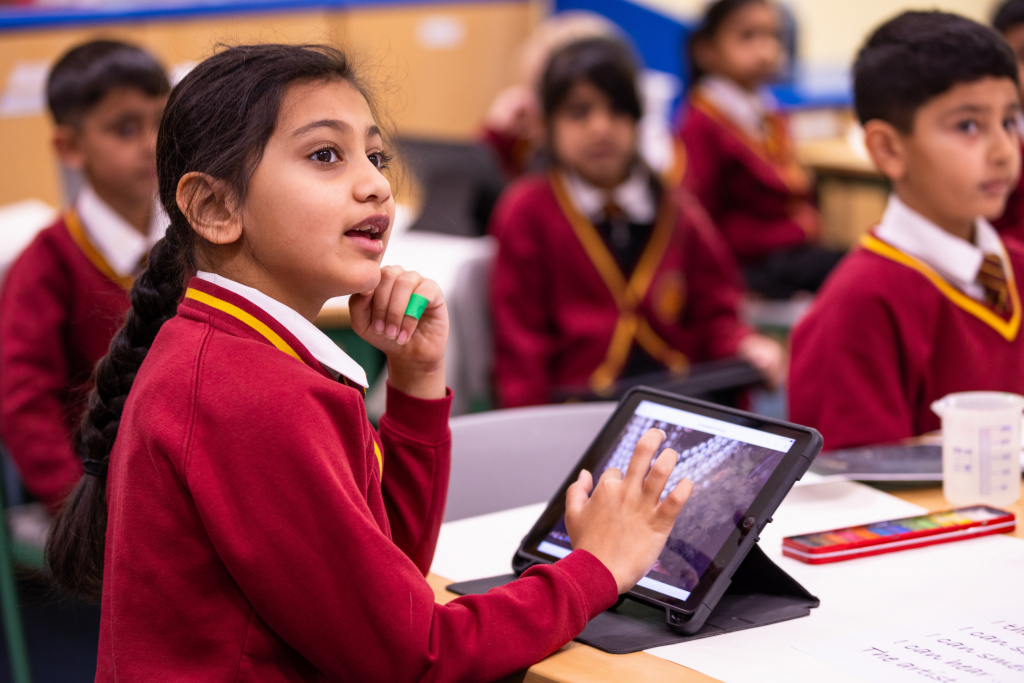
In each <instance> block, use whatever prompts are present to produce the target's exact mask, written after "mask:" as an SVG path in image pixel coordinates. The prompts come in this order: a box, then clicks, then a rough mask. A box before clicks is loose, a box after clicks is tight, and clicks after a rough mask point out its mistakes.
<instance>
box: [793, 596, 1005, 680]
mask: <svg viewBox="0 0 1024 683" xmlns="http://www.w3.org/2000/svg"><path fill="white" fill-rule="evenodd" d="M797 649H798V650H801V651H803V652H806V653H807V654H810V655H813V656H815V657H818V658H819V659H822V660H824V661H826V662H829V663H831V664H834V665H836V666H839V667H842V668H843V669H845V670H846V671H847V672H849V673H853V674H855V675H860V676H861V677H863V678H864V679H866V680H871V681H878V680H884V681H893V682H894V683H899V682H901V681H907V682H908V683H919V682H920V681H938V682H939V683H973V682H974V681H984V682H986V683H1000V682H1003V681H1005V682H1006V683H1010V682H1011V681H1022V680H1024V613H1022V612H1020V611H1013V610H1009V609H1006V608H1003V607H994V608H993V609H991V610H988V611H985V612H977V613H973V614H972V613H966V614H964V613H961V614H950V615H947V616H946V617H944V618H940V619H939V620H937V621H928V622H927V623H923V622H922V621H921V620H915V621H911V622H907V623H904V624H900V625H899V626H892V627H882V628H878V629H872V630H871V631H867V632H861V633H854V634H843V635H840V636H832V637H829V638H822V639H819V640H812V641H809V642H807V643H803V644H800V645H797Z"/></svg>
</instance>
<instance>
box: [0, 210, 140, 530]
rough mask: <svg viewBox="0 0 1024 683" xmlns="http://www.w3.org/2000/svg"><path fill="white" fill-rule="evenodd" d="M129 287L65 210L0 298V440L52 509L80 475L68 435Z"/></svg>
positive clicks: (21, 260) (10, 276)
mask: <svg viewBox="0 0 1024 683" xmlns="http://www.w3.org/2000/svg"><path fill="white" fill-rule="evenodd" d="M130 286H131V280H130V279H125V278H120V277H118V276H117V275H116V274H115V273H114V271H113V270H112V269H111V268H110V266H109V265H108V264H107V263H106V261H104V259H103V257H102V256H100V254H99V252H98V251H96V248H95V247H94V246H93V245H92V244H91V243H90V242H89V240H88V238H87V237H86V234H85V230H84V229H83V228H82V224H81V221H80V220H79V219H78V215H77V214H76V213H75V212H74V211H69V212H67V213H66V214H65V215H64V216H63V217H62V218H60V219H59V220H58V221H57V222H56V223H54V224H53V225H51V226H50V227H48V228H46V229H44V230H43V231H42V232H40V233H39V234H38V235H36V237H35V239H34V240H33V241H32V243H31V244H29V246H28V247H27V248H26V249H25V251H24V252H22V254H21V256H19V257H18V259H17V260H16V261H15V262H14V265H12V266H11V269H10V270H9V271H8V273H7V276H6V279H5V282H4V287H3V294H2V295H0V435H2V437H3V441H4V445H5V446H6V447H7V449H8V451H9V452H10V454H11V457H12V458H14V462H15V463H16V464H17V466H18V470H19V472H20V473H21V478H22V481H23V482H24V484H25V486H26V488H28V490H29V491H31V492H32V493H33V494H35V495H36V496H38V497H39V499H40V500H42V501H43V502H44V503H46V504H47V506H49V507H50V509H51V510H54V509H56V508H57V507H59V506H60V504H61V502H63V500H64V497H65V496H66V495H67V494H68V492H69V491H70V490H71V488H72V487H73V486H74V485H75V483H76V482H77V481H78V479H79V477H81V475H82V465H81V462H80V461H79V460H78V458H77V457H76V456H75V454H74V451H73V450H72V447H71V433H72V431H73V429H74V428H75V427H76V425H77V424H78V420H79V419H80V418H81V416H82V413H83V412H84V410H85V398H86V395H87V394H88V390H89V388H90V387H91V381H92V379H91V378H92V370H93V366H95V365H96V362H97V361H98V360H99V359H100V358H102V357H103V356H104V355H105V354H106V353H107V347H108V346H109V345H110V340H111V339H112V338H113V336H114V333H115V332H117V330H118V328H119V327H120V326H121V323H122V322H123V321H124V315H125V313H126V312H127V310H128V306H129V303H128V295H127V291H126V290H127V288H128V287H130Z"/></svg>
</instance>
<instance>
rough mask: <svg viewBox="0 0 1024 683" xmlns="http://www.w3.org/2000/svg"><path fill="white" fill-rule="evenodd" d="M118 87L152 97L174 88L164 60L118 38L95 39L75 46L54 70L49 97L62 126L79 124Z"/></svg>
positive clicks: (48, 90) (51, 108) (47, 92)
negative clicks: (164, 67)
mask: <svg viewBox="0 0 1024 683" xmlns="http://www.w3.org/2000/svg"><path fill="white" fill-rule="evenodd" d="M116 88H132V89H134V90H140V91H142V92H143V93H145V94H146V95H149V96H150V97H157V96H159V95H166V94H167V93H168V92H170V90H171V85H170V83H169V82H168V80H167V74H166V73H165V72H164V69H163V67H162V66H160V63H159V62H158V61H156V59H155V58H154V57H153V55H151V54H149V53H148V52H146V51H145V50H143V49H142V48H139V47H136V46H135V45H130V44H128V43H122V42H120V41H116V40H93V41H91V42H88V43H83V44H81V45H79V46H77V47H73V48H71V49H70V50H69V51H68V52H66V53H65V54H64V55H63V56H62V57H61V58H60V59H58V60H57V63H56V64H54V65H53V68H52V69H51V70H50V75H49V77H48V78H47V81H46V100H47V103H48V104H49V106H50V113H51V114H52V115H53V120H54V121H56V122H57V124H58V125H77V124H78V123H79V122H80V121H81V119H82V117H83V116H85V115H86V114H88V113H89V111H90V110H91V109H92V108H93V107H95V106H96V105H97V104H99V102H100V100H102V99H103V98H104V97H106V96H107V94H108V93H109V92H110V91H111V90H114V89H116Z"/></svg>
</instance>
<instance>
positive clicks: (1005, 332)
mask: <svg viewBox="0 0 1024 683" xmlns="http://www.w3.org/2000/svg"><path fill="white" fill-rule="evenodd" d="M860 244H861V246H862V247H864V248H865V249H867V250H868V251H870V252H872V253H874V254H878V255H879V256H882V257H883V258H887V259H889V260H890V261H895V262H896V263H900V264H902V265H904V266H907V267H908V268H911V269H913V270H916V271H917V272H919V273H921V274H922V275H924V276H925V277H926V278H927V279H928V281H929V282H931V283H932V284H933V285H935V287H936V288H937V289H938V290H939V291H940V292H942V294H943V295H945V296H946V298H947V299H949V300H950V301H952V302H953V303H954V304H956V305H957V306H958V307H960V308H961V309H963V310H964V311H966V312H967V313H970V314H971V315H973V316H974V317H976V318H978V319H979V320H981V321H982V322H983V323H985V324H986V325H988V326H989V327H991V328H992V329H994V330H995V331H996V332H998V333H999V334H1000V336H1002V337H1003V338H1004V339H1006V340H1007V341H1013V340H1015V339H1016V338H1017V333H1018V332H1019V331H1020V320H1021V310H1020V294H1019V293H1018V292H1017V281H1016V278H1015V277H1014V273H1013V265H1012V264H1011V263H1010V259H1009V258H1004V259H1003V262H1004V264H1005V266H1006V289H1007V291H1008V292H1009V295H1010V305H1011V307H1012V309H1013V313H1012V314H1011V315H1010V318H1009V319H1008V320H1007V319H1005V318H1002V317H1000V316H999V315H997V314H996V312H995V311H993V310H992V309H991V308H989V307H988V306H986V305H985V304H983V303H981V302H980V301H976V300H974V299H972V298H971V297H969V296H967V295H966V294H964V293H963V292H961V291H960V290H959V289H957V288H956V287H954V286H953V285H951V284H949V283H948V282H946V280H944V279H943V277H942V276H941V275H939V274H938V273H937V272H936V271H935V270H933V269H932V268H931V267H929V266H928V265H927V264H926V263H924V262H923V261H919V260H917V259H916V258H914V257H913V256H910V255H909V254H906V253H904V252H902V251H900V250H899V249H897V248H896V247H894V246H892V245H891V244H889V243H887V242H883V241H882V240H880V239H878V238H877V237H875V236H874V235H872V234H870V233H869V234H867V235H864V236H863V237H862V238H861V241H860ZM1004 256H1005V255H1004Z"/></svg>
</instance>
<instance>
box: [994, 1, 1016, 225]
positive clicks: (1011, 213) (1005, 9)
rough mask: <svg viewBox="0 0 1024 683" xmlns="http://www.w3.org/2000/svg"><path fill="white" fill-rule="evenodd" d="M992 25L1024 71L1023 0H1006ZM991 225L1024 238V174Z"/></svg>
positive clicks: (997, 11)
mask: <svg viewBox="0 0 1024 683" xmlns="http://www.w3.org/2000/svg"><path fill="white" fill-rule="evenodd" d="M992 26H993V27H994V28H995V29H996V30H997V31H999V32H1000V33H1001V34H1003V38H1005V39H1006V42H1007V43H1008V44H1009V45H1010V49H1011V50H1013V55H1014V57H1016V58H1017V71H1018V73H1019V74H1021V75H1024V0H1006V2H1004V3H1003V4H1002V5H1000V6H999V8H998V9H997V10H996V13H995V14H994V15H993V17H992ZM1022 151H1024V148H1022ZM992 227H994V228H995V229H996V230H998V231H999V235H1000V236H1001V237H1004V238H1005V237H1013V238H1014V239H1024V176H1022V177H1021V179H1020V180H1018V181H1017V185H1016V187H1014V188H1013V192H1011V193H1010V196H1009V197H1007V198H1006V208H1005V209H1003V213H1002V215H1001V216H998V217H995V218H994V219H993V220H992Z"/></svg>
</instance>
